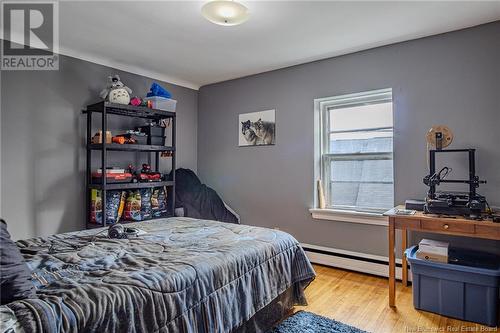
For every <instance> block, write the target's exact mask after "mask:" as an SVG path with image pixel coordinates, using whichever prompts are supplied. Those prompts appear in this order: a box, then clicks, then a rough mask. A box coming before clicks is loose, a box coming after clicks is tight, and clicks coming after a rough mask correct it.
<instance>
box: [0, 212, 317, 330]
mask: <svg viewBox="0 0 500 333" xmlns="http://www.w3.org/2000/svg"><path fill="white" fill-rule="evenodd" d="M130 226H136V227H139V228H141V229H142V230H144V231H146V232H147V233H146V234H144V235H142V236H140V237H138V238H134V239H129V240H116V239H108V238H107V237H105V235H106V230H107V228H100V229H93V230H85V231H79V232H73V233H65V234H59V235H54V236H51V237H48V238H33V239H29V240H22V241H18V242H17V245H18V246H19V247H21V248H22V249H23V253H24V257H25V259H26V262H27V264H28V266H29V267H30V268H31V270H32V271H33V275H32V276H33V277H34V282H35V283H36V287H37V296H38V299H29V300H22V301H15V302H12V303H9V304H8V305H6V306H2V307H1V308H2V309H1V312H2V314H5V313H9V314H10V315H11V318H9V320H10V324H11V327H22V329H23V330H24V331H25V332H259V331H262V332H264V331H266V330H268V329H269V328H270V326H271V325H272V324H274V323H275V322H276V321H277V320H279V319H281V318H282V317H283V316H284V315H285V314H286V313H287V312H288V311H289V310H290V308H291V307H292V306H293V305H299V304H300V305H305V304H306V299H305V297H304V289H305V288H306V287H307V286H308V284H309V283H310V282H311V281H312V280H313V279H314V277H315V273H314V270H313V268H312V266H311V264H310V262H309V260H308V259H307V257H306V256H305V253H304V251H303V250H302V248H301V247H300V245H299V244H298V242H297V241H296V240H295V239H294V238H293V237H292V236H290V235H289V234H287V233H285V232H281V231H278V230H272V229H267V228H259V227H252V226H246V225H238V224H228V223H222V222H215V221H208V220H198V219H191V218H168V219H161V220H155V221H149V222H140V223H134V224H131V225H130ZM28 249H31V250H32V251H30V252H32V253H27V250H28ZM4 319H5V317H4ZM14 323H15V324H14Z"/></svg>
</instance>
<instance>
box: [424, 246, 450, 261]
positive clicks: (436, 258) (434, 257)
mask: <svg viewBox="0 0 500 333" xmlns="http://www.w3.org/2000/svg"><path fill="white" fill-rule="evenodd" d="M417 258H418V259H422V260H429V261H436V262H443V263H448V256H447V255H446V256H442V255H439V254H435V253H428V252H423V251H422V250H420V249H418V250H417Z"/></svg>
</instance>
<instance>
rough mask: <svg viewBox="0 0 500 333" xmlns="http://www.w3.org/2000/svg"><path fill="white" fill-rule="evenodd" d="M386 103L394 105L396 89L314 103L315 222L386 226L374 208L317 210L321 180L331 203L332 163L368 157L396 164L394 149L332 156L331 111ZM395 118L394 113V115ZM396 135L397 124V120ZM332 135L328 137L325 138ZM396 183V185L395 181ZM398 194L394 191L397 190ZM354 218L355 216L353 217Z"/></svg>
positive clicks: (332, 98) (331, 98) (327, 99)
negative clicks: (330, 221) (389, 151)
mask: <svg viewBox="0 0 500 333" xmlns="http://www.w3.org/2000/svg"><path fill="white" fill-rule="evenodd" d="M384 102H393V97H392V88H386V89H379V90H372V91H366V92H361V93H354V94H346V95H340V96H334V97H326V98H318V99H315V100H314V110H315V112H314V126H315V127H314V129H315V138H314V147H315V150H314V151H315V153H314V161H315V162H314V164H315V168H314V189H315V191H314V208H312V209H310V212H311V214H312V215H313V218H318V219H329V220H340V221H343V222H354V223H368V224H376V225H386V221H387V219H386V218H385V217H382V215H381V213H382V209H378V208H376V207H374V209H373V210H372V211H357V210H353V209H352V207H340V206H337V207H327V208H324V209H319V208H316V207H318V206H319V199H318V188H317V180H318V179H321V181H322V184H323V190H324V191H325V198H326V199H327V201H329V198H330V193H329V191H330V186H326V185H328V184H329V182H330V175H331V172H330V167H329V166H330V163H326V161H325V159H327V160H328V161H331V160H339V159H342V158H361V157H363V159H366V157H367V156H370V157H372V158H373V159H392V160H393V161H394V149H393V152H391V153H367V154H346V155H345V156H340V155H339V154H329V153H327V152H328V151H329V145H330V140H329V137H330V132H331V131H330V119H329V115H330V112H329V110H330V109H332V108H338V107H341V106H346V107H347V106H356V105H366V104H378V103H384ZM393 117H394V112H393ZM392 128H393V131H394V120H393V126H392ZM325 133H328V134H325ZM393 180H394V175H393ZM393 182H394V181H393ZM393 193H394V189H393ZM353 215H354V216H353Z"/></svg>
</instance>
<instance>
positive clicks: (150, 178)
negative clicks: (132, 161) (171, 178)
mask: <svg viewBox="0 0 500 333" xmlns="http://www.w3.org/2000/svg"><path fill="white" fill-rule="evenodd" d="M128 170H129V172H130V173H132V174H135V178H136V179H137V181H140V182H159V181H161V179H162V174H161V173H159V172H154V171H151V166H150V165H149V164H147V163H144V164H143V165H142V169H141V171H140V172H135V169H134V167H133V166H132V165H129V166H128Z"/></svg>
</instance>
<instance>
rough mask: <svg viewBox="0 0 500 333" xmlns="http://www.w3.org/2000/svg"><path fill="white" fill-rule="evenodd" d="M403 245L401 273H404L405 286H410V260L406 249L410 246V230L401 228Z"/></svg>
mask: <svg viewBox="0 0 500 333" xmlns="http://www.w3.org/2000/svg"><path fill="white" fill-rule="evenodd" d="M401 244H402V245H401V247H402V250H403V251H402V252H403V256H402V257H401V258H402V265H401V272H402V273H401V275H402V280H403V281H402V282H403V286H405V287H407V286H408V262H407V261H406V255H405V250H406V248H407V247H408V232H407V230H406V229H404V228H403V229H401Z"/></svg>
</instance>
